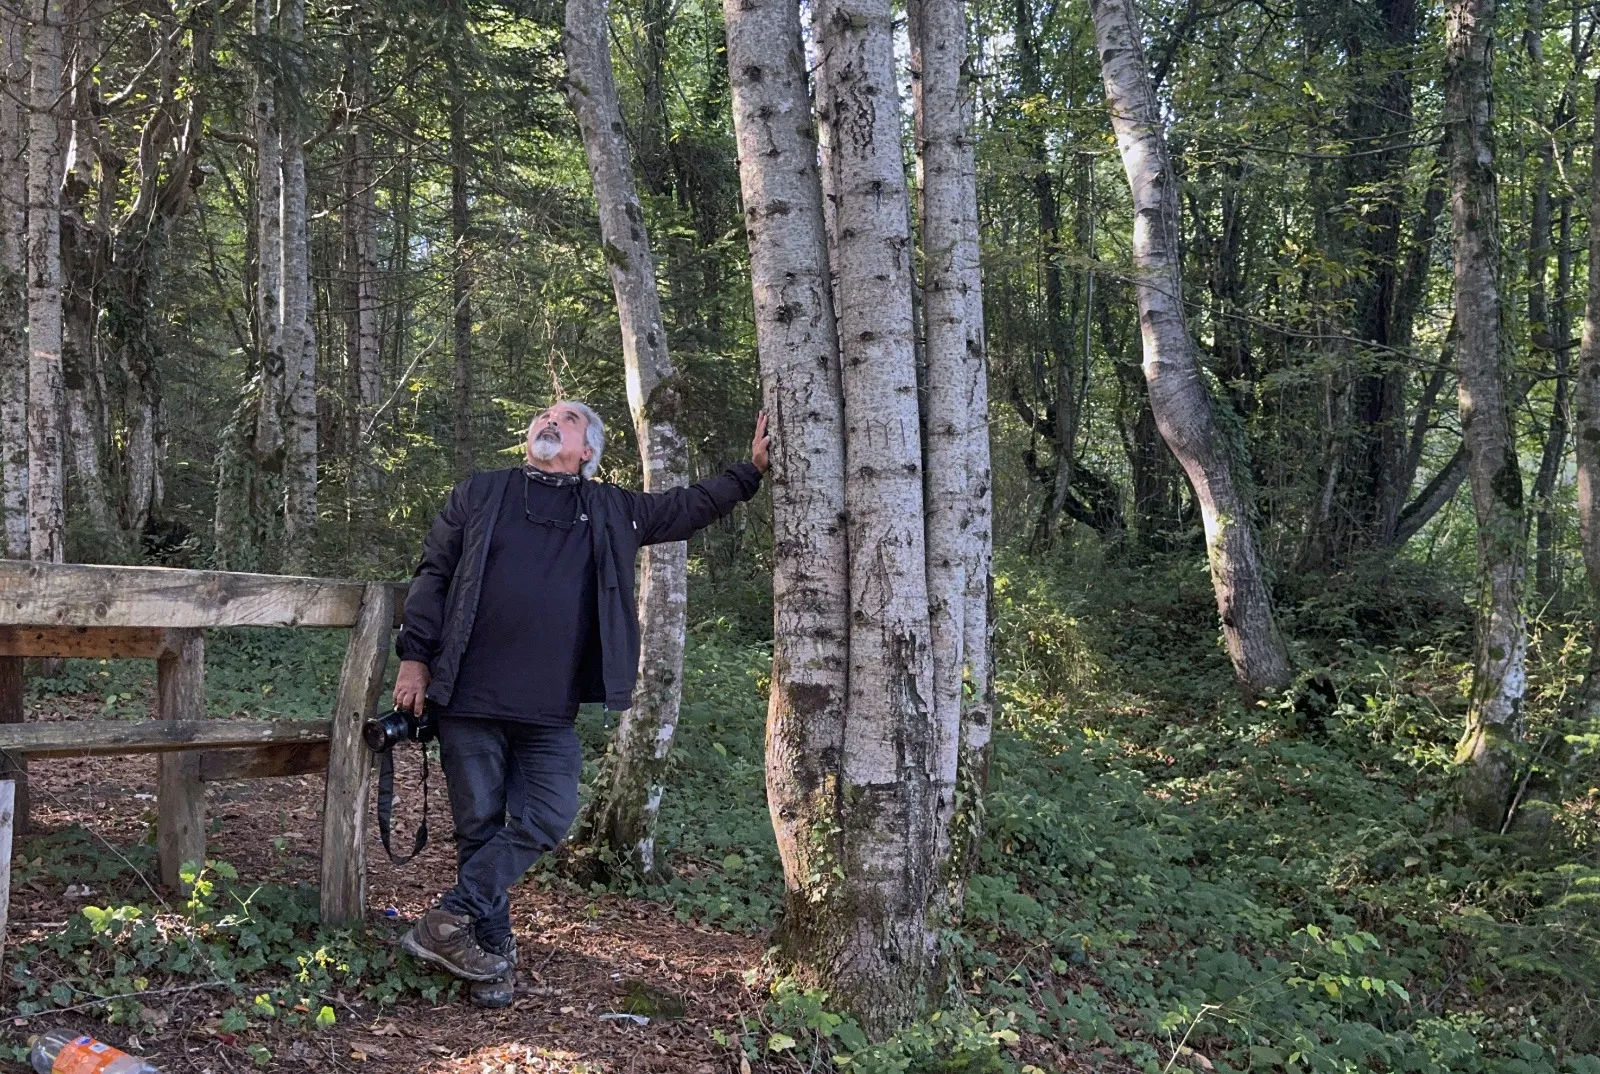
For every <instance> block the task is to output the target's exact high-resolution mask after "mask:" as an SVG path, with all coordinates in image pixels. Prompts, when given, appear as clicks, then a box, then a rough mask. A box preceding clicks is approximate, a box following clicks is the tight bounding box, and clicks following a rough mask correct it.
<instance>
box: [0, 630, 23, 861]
mask: <svg viewBox="0 0 1600 1074" xmlns="http://www.w3.org/2000/svg"><path fill="white" fill-rule="evenodd" d="M26 688H27V687H26V683H25V680H24V679H23V675H22V658H21V657H11V656H0V723H21V722H22V698H23V693H24V692H25V690H26ZM0 779H4V780H10V781H12V782H14V783H15V784H16V806H15V817H16V819H15V825H16V831H17V834H18V835H25V834H27V831H28V758H27V755H26V754H21V753H15V754H12V753H0Z"/></svg>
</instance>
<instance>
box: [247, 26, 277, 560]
mask: <svg viewBox="0 0 1600 1074" xmlns="http://www.w3.org/2000/svg"><path fill="white" fill-rule="evenodd" d="M272 6H273V5H272V3H271V0H256V7H255V29H256V34H257V36H259V37H266V36H268V35H270V34H271V33H272V32H273V30H274V27H273V25H272ZM254 112H255V114H254V120H255V137H256V320H257V322H258V324H259V326H260V327H259V329H258V338H257V344H258V346H259V347H260V358H259V360H258V367H259V372H258V374H257V375H258V376H259V377H260V383H259V385H258V386H257V388H256V429H255V478H256V481H255V496H254V497H253V498H252V499H253V502H252V503H251V504H250V505H249V513H248V514H247V515H246V516H245V517H243V518H241V519H240V520H239V524H240V525H245V526H248V525H251V524H252V523H253V525H254V526H255V528H256V529H257V531H258V533H260V534H262V535H265V536H266V537H267V539H265V540H259V539H258V540H250V541H249V542H248V545H249V546H251V547H254V548H257V549H261V550H262V551H265V549H267V548H269V547H270V546H271V542H270V534H272V533H273V532H274V531H275V530H276V524H275V522H276V519H277V516H278V513H279V511H281V510H282V504H281V503H280V502H279V499H278V497H279V494H280V492H281V489H282V481H283V454H284V437H283V423H282V415H283V395H284V374H285V370H286V368H287V363H286V361H285V357H286V351H285V349H284V348H285V343H286V340H285V339H284V309H283V173H282V160H283V150H282V145H283V127H282V117H281V116H280V115H279V108H278V102H277V85H276V83H275V80H274V78H273V77H272V73H271V69H270V67H269V66H268V64H267V63H265V62H263V63H261V64H260V65H259V66H258V67H257V71H256V94H255V103H254ZM252 516H253V517H252Z"/></svg>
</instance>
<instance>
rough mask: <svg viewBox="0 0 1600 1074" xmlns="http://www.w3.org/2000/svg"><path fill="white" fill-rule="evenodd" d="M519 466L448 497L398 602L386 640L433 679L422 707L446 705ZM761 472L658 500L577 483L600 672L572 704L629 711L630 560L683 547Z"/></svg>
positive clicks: (632, 647) (632, 642)
mask: <svg viewBox="0 0 1600 1074" xmlns="http://www.w3.org/2000/svg"><path fill="white" fill-rule="evenodd" d="M520 473H521V468H520V467H513V468H512V469H509V470H493V471H490V472H489V473H484V474H476V475H474V476H473V477H471V478H468V479H467V480H466V481H463V482H461V483H460V484H459V485H457V486H456V487H455V488H453V489H451V490H450V498H449V499H448V500H447V501H446V502H445V505H444V510H443V511H441V512H440V513H439V517H438V518H436V519H435V520H434V522H433V527H432V528H431V529H429V530H428V536H427V538H426V539H425V540H424V541H423V543H422V562H421V563H420V564H418V565H417V570H416V574H415V575H413V576H412V580H411V589H410V592H408V593H407V594H406V607H405V619H404V626H402V627H401V628H400V635H399V637H398V638H397V639H396V641H395V649H396V651H397V652H399V654H400V659H402V660H420V661H422V662H423V663H425V664H427V665H428V668H429V670H430V672H431V674H432V678H431V679H430V681H429V683H428V700H429V701H432V702H433V703H435V704H436V705H439V706H448V705H449V704H450V695H451V693H452V692H453V691H454V690H455V684H456V672H457V671H458V670H460V667H461V654H462V652H463V651H465V649H466V647H467V639H468V638H470V637H472V623H473V620H474V618H475V617H476V616H477V613H478V591H479V587H480V586H481V585H482V582H483V570H484V565H485V563H486V562H487V561H488V558H489V539H490V537H491V536H492V535H493V531H494V524H495V519H496V518H497V517H498V515H499V512H500V498H501V497H502V496H503V495H505V492H506V488H507V487H508V485H509V484H510V482H511V478H512V477H513V476H515V475H518V474H520ZM760 485H761V471H759V470H757V469H756V468H755V466H754V464H752V463H748V462H741V463H736V464H734V465H733V466H731V467H729V468H728V469H727V470H725V471H724V472H722V473H721V474H718V475H717V476H716V477H711V478H707V479H706V480H704V481H701V482H699V483H697V484H694V485H688V486H685V487H683V488H676V489H671V490H669V491H667V492H662V493H649V492H632V491H630V490H628V489H622V488H618V487H617V486H616V485H608V484H603V483H601V482H598V481H585V482H583V484H582V485H580V486H579V496H580V498H581V503H582V505H583V507H582V510H583V512H584V513H585V514H587V515H588V516H589V531H590V532H591V533H592V534H593V535H594V563H595V571H596V573H597V575H598V581H599V596H600V608H599V619H600V647H601V659H600V665H601V673H600V677H599V680H598V681H591V682H583V683H579V684H578V685H579V700H581V701H603V702H605V705H606V707H607V708H610V709H617V710H621V709H625V708H628V707H629V706H631V705H632V704H633V684H634V681H635V680H636V679H637V678H638V669H639V617H638V613H637V611H636V610H635V607H634V599H633V573H634V554H635V553H636V552H637V551H638V550H639V548H640V546H641V545H647V544H661V543H662V542H665V541H682V540H687V539H688V538H689V537H690V536H691V535H692V534H693V533H694V532H695V531H696V530H700V529H703V528H705V527H706V526H709V525H710V524H711V523H713V522H715V521H716V520H717V519H719V518H721V517H722V516H724V515H726V514H727V513H728V512H729V511H732V510H733V509H734V508H735V507H736V506H738V505H739V504H741V503H743V502H744V501H745V500H748V499H749V498H750V497H752V496H754V495H755V493H756V489H757V488H759V487H760Z"/></svg>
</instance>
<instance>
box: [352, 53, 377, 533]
mask: <svg viewBox="0 0 1600 1074" xmlns="http://www.w3.org/2000/svg"><path fill="white" fill-rule="evenodd" d="M361 31H362V27H361V26H359V25H357V26H356V27H354V32H353V33H352V35H351V40H352V45H351V55H350V86H351V92H350V105H351V109H352V111H354V112H355V113H356V117H355V119H354V121H353V122H352V123H351V125H350V135H349V139H348V145H349V154H350V155H349V159H348V162H347V165H346V172H345V220H344V224H345V263H346V265H347V266H348V267H347V269H346V276H347V279H348V282H349V295H348V297H347V298H346V302H347V303H348V308H349V317H348V322H347V329H346V339H347V349H348V351H349V361H350V372H351V379H352V380H353V382H354V388H355V400H354V402H355V405H354V406H353V407H351V408H350V415H351V417H350V427H349V430H348V436H349V443H350V456H351V457H350V478H351V483H352V486H353V493H354V494H353V496H352V499H353V500H355V502H356V503H357V504H358V505H359V506H360V507H361V508H362V509H365V508H367V507H370V506H371V505H373V504H374V503H375V502H376V499H377V496H378V492H379V489H380V486H381V483H382V471H381V470H379V468H378V467H377V466H376V465H375V464H374V462H373V455H372V451H371V450H370V448H369V447H368V446H367V439H366V435H365V434H366V430H367V427H368V426H370V425H371V424H372V421H373V416H374V414H375V413H376V412H377V409H378V405H379V403H380V402H381V401H382V398H381V397H382V395H383V340H382V337H381V334H380V327H379V323H378V210H377V181H376V178H375V176H374V172H373V149H372V123H371V121H370V120H369V119H368V118H367V116H366V109H367V108H369V107H370V106H371V104H372V100H371V98H372V56H371V53H370V52H369V51H368V49H367V47H366V45H365V43H364V42H363V40H362V38H361V36H360V34H361Z"/></svg>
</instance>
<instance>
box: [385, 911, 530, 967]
mask: <svg viewBox="0 0 1600 1074" xmlns="http://www.w3.org/2000/svg"><path fill="white" fill-rule="evenodd" d="M400 946H401V947H404V948H405V949H406V950H407V951H409V952H411V954H412V956H413V957H416V958H420V959H422V960H423V961H424V962H432V963H433V964H434V965H435V966H443V967H444V968H445V969H447V970H449V971H450V972H451V973H453V974H455V975H456V976H457V977H460V978H462V979H464V980H468V981H492V980H494V979H495V978H497V977H499V976H500V975H501V974H502V973H505V972H506V970H507V969H509V968H510V966H511V963H509V962H507V961H506V960H505V958H504V957H503V956H501V955H495V954H490V953H489V952H488V951H485V950H484V949H483V948H481V947H479V946H478V938H477V936H475V935H474V934H473V926H472V918H470V917H468V916H467V915H466V914H452V913H450V912H449V911H448V910H429V911H428V912H427V913H425V914H423V915H422V919H421V920H420V921H418V922H417V923H416V924H415V925H412V926H411V931H409V932H407V933H406V934H405V935H404V936H402V937H400Z"/></svg>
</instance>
